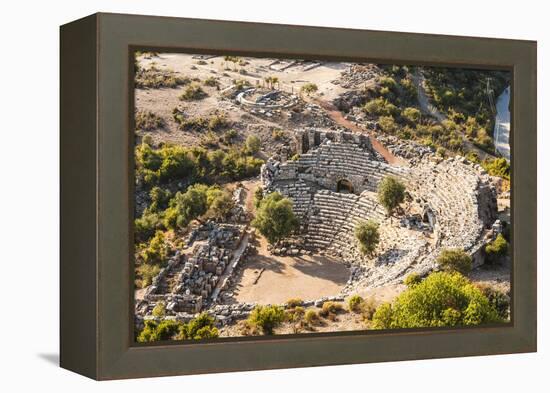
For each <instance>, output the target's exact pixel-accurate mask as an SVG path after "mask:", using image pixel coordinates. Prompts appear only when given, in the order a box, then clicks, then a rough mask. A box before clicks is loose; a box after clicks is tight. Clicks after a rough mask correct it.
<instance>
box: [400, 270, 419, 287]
mask: <svg viewBox="0 0 550 393" xmlns="http://www.w3.org/2000/svg"><path fill="white" fill-rule="evenodd" d="M421 282H422V278H421V277H420V276H419V275H418V273H411V274H409V275H408V276H407V277H405V280H404V281H403V284H405V285H406V286H408V287H409V288H411V287H414V286H415V285H418V284H420V283H421Z"/></svg>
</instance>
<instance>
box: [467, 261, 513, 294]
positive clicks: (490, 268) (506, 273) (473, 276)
mask: <svg viewBox="0 0 550 393" xmlns="http://www.w3.org/2000/svg"><path fill="white" fill-rule="evenodd" d="M511 272H512V263H511V258H510V257H507V258H506V259H505V260H504V261H503V262H501V263H500V264H497V265H483V266H481V267H479V268H477V269H475V270H473V271H472V272H471V273H470V274H469V275H468V277H469V278H470V280H472V281H473V282H476V283H480V284H489V285H491V286H494V287H495V288H497V289H499V290H501V291H502V292H504V293H508V292H509V291H510V278H511Z"/></svg>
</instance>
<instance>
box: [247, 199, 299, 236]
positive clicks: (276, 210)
mask: <svg viewBox="0 0 550 393" xmlns="http://www.w3.org/2000/svg"><path fill="white" fill-rule="evenodd" d="M298 224H299V222H298V219H297V218H296V216H295V215H294V211H293V209H292V202H291V201H290V200H289V199H288V198H284V197H283V196H282V195H281V194H280V193H278V192H273V193H271V194H269V195H267V196H266V197H264V198H263V199H262V200H261V202H260V205H259V207H258V209H257V210H256V217H255V218H254V220H253V221H252V226H254V227H255V228H257V229H258V231H260V233H261V234H262V235H264V236H265V237H266V239H267V241H268V242H270V243H275V242H277V241H278V240H281V239H283V238H285V237H287V236H288V235H290V234H291V233H292V231H294V230H295V229H296V228H297V227H298Z"/></svg>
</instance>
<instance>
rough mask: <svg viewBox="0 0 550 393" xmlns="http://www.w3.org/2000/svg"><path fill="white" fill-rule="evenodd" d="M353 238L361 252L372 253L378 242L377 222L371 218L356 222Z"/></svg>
mask: <svg viewBox="0 0 550 393" xmlns="http://www.w3.org/2000/svg"><path fill="white" fill-rule="evenodd" d="M355 238H356V239H357V241H358V243H359V249H360V251H361V252H362V253H363V254H372V253H373V252H374V250H375V249H376V246H377V245H378V243H379V242H380V233H379V232H378V224H377V223H376V222H374V221H372V220H369V221H364V222H361V223H359V224H357V226H356V227H355Z"/></svg>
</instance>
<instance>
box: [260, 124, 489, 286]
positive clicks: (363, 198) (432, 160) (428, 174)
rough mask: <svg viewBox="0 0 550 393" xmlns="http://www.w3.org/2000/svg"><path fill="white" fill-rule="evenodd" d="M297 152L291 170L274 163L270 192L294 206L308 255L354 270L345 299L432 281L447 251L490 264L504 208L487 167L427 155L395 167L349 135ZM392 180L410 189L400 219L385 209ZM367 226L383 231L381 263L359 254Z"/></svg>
mask: <svg viewBox="0 0 550 393" xmlns="http://www.w3.org/2000/svg"><path fill="white" fill-rule="evenodd" d="M296 144H297V146H298V151H300V152H301V155H300V157H299V158H298V159H296V160H293V161H286V162H284V163H282V162H279V161H276V160H274V159H269V160H268V161H267V163H266V164H265V165H264V166H263V168H262V172H261V173H262V176H261V177H262V183H263V186H264V189H265V190H266V191H267V192H271V191H278V192H280V193H281V194H283V195H284V196H286V197H288V198H289V199H290V200H291V201H292V202H293V206H294V212H295V214H296V215H297V216H298V217H299V218H300V222H301V228H300V233H299V234H298V235H297V237H299V238H301V240H302V241H303V242H304V247H306V248H308V249H310V250H314V251H315V252H319V253H324V254H326V255H331V256H336V257H338V258H339V259H340V260H342V262H345V263H346V264H349V265H351V266H352V269H351V270H352V277H351V279H350V280H349V282H348V284H347V285H346V287H345V288H344V289H343V290H342V294H346V293H351V292H353V291H354V290H355V289H357V287H358V285H361V286H363V287H365V286H368V287H375V286H380V285H385V284H395V283H400V282H401V281H402V280H403V278H404V277H405V276H406V275H408V274H410V273H413V272H415V273H418V274H421V275H425V274H427V273H429V272H430V271H431V270H433V269H434V268H435V267H436V263H435V260H436V258H437V256H438V255H439V254H440V252H441V250H443V249H445V248H461V249H464V250H465V251H466V252H468V253H469V254H470V255H472V256H473V258H474V265H478V264H480V263H482V257H481V250H482V248H483V246H484V245H485V244H486V243H487V242H488V241H490V240H491V239H492V237H493V235H494V234H493V233H492V226H493V223H494V222H495V220H496V213H497V207H496V191H495V189H494V187H493V186H492V184H491V182H490V177H489V176H488V175H487V173H486V172H485V171H484V170H483V169H482V168H481V167H480V166H479V165H476V164H473V163H470V162H469V161H467V160H465V159H464V158H463V157H456V158H451V159H446V160H442V159H440V158H438V157H436V156H435V155H433V154H427V155H426V154H424V155H423V157H415V158H414V159H409V160H406V162H407V164H406V165H400V166H392V165H390V164H388V163H387V162H386V161H385V160H384V159H383V158H382V157H380V155H379V154H378V153H377V152H376V151H375V150H374V149H373V148H372V145H371V143H370V139H369V138H368V136H366V135H362V134H355V133H347V132H335V131H322V130H301V131H299V132H297V134H296ZM419 150H420V149H419ZM386 176H394V177H396V178H398V179H400V180H401V181H402V182H403V183H404V184H405V185H406V190H407V198H406V202H405V203H404V204H403V210H404V212H403V213H402V214H400V215H399V217H388V216H387V214H386V212H385V210H384V209H383V207H382V206H381V205H380V204H379V203H378V201H377V195H376V190H377V187H378V184H379V182H380V181H381V180H382V179H383V178H384V177H386ZM366 220H374V221H376V222H378V223H379V225H380V227H379V231H380V244H379V246H378V249H377V253H376V255H375V256H374V257H366V256H364V255H362V254H361V253H360V252H359V248H358V245H357V241H356V239H355V236H354V229H355V226H356V225H357V224H358V223H360V222H362V221H366Z"/></svg>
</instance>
